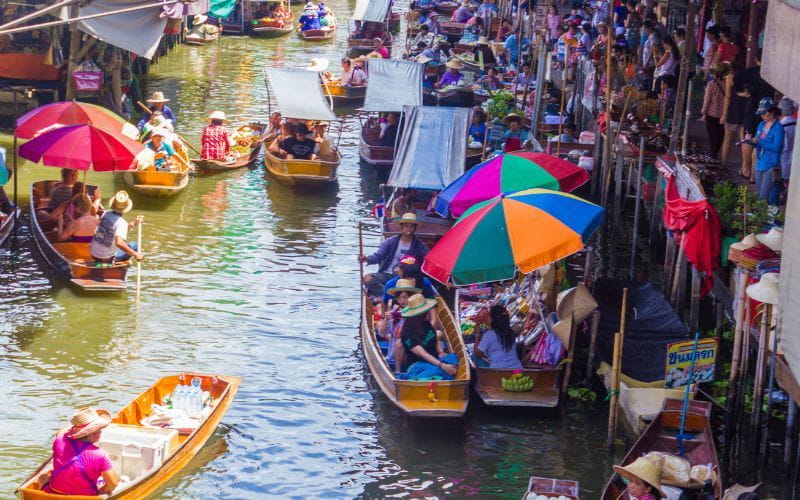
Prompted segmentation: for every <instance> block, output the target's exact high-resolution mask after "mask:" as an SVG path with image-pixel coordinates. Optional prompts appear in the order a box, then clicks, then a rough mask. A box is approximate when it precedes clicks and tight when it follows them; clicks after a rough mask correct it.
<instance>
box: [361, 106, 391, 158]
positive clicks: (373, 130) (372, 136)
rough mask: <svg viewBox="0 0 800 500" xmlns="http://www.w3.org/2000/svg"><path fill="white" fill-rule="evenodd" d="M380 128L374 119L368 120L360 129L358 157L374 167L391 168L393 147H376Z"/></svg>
mask: <svg viewBox="0 0 800 500" xmlns="http://www.w3.org/2000/svg"><path fill="white" fill-rule="evenodd" d="M379 134H380V127H379V126H378V124H377V121H376V120H375V118H370V119H369V120H367V122H366V123H365V124H364V126H363V127H361V137H360V139H359V142H358V156H359V157H360V158H361V160H362V161H364V162H365V163H369V164H370V165H373V166H375V167H382V168H391V166H392V164H394V146H378V145H377V143H378V137H379Z"/></svg>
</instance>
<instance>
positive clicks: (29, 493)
mask: <svg viewBox="0 0 800 500" xmlns="http://www.w3.org/2000/svg"><path fill="white" fill-rule="evenodd" d="M194 377H198V378H199V379H200V381H201V382H200V386H201V388H202V389H203V390H204V391H208V392H209V393H210V395H211V397H212V398H213V402H212V408H211V412H210V413H209V414H208V415H207V416H206V417H205V418H204V420H203V421H202V423H201V424H200V426H199V427H198V428H196V429H195V430H193V431H192V432H191V433H190V434H186V435H183V434H181V435H178V436H177V437H176V438H173V439H172V440H171V441H170V442H169V444H168V451H167V453H166V455H165V456H164V459H163V461H162V463H161V465H160V466H158V467H153V468H152V469H150V470H147V471H145V472H144V473H143V474H142V475H140V476H139V477H131V478H130V479H131V480H130V481H129V482H126V483H120V484H119V485H118V486H117V489H116V490H114V492H113V493H112V494H111V495H108V496H78V495H56V494H50V493H44V492H43V491H42V490H41V489H40V486H39V477H40V476H41V475H42V474H43V473H47V472H50V471H51V470H52V467H53V464H52V458H49V459H47V460H46V461H45V462H44V463H43V464H42V465H41V466H39V468H38V469H36V471H35V472H34V473H33V474H31V475H30V476H29V477H28V479H26V480H25V482H24V483H22V486H20V487H19V489H18V490H17V494H18V495H19V496H20V497H21V498H22V499H23V500H39V499H42V500H44V499H49V500H58V499H64V498H75V499H80V500H89V499H100V498H120V499H122V498H125V499H138V498H145V497H147V496H148V495H151V494H152V493H153V492H155V491H157V490H158V489H159V488H161V487H163V486H164V485H165V484H166V483H167V482H168V481H169V480H170V479H172V478H173V477H174V476H175V475H177V474H178V473H179V472H180V471H181V470H182V469H183V468H184V467H185V466H186V465H187V464H188V463H189V462H190V461H191V459H192V458H194V456H195V455H197V454H198V453H199V452H200V450H201V449H202V448H203V445H205V443H206V441H208V438H210V437H211V435H212V434H213V433H214V430H215V429H216V428H217V426H218V425H219V423H220V421H221V420H222V417H223V416H224V415H225V413H226V412H227V411H228V408H229V407H230V405H231V403H232V402H233V398H234V396H235V395H236V392H237V390H238V389H239V384H240V383H241V380H240V379H238V378H236V377H228V376H221V375H220V376H213V375H202V374H196V373H183V374H179V375H171V376H168V377H163V378H161V379H160V380H158V381H157V382H156V383H155V384H154V385H153V386H152V387H150V388H149V389H147V390H146V391H144V392H143V393H141V394H140V395H139V396H137V397H136V399H134V400H133V401H132V402H131V403H130V404H128V406H126V407H125V408H123V409H122V410H120V412H119V413H117V414H116V415H115V416H114V418H113V420H112V426H114V425H115V424H116V425H120V426H125V427H123V428H122V429H125V428H128V429H131V430H135V431H136V432H137V433H145V434H146V433H147V432H148V429H150V428H148V427H145V426H143V425H142V424H141V420H142V419H143V418H145V417H147V416H148V415H150V414H151V413H152V407H151V405H152V404H154V403H155V404H164V398H165V396H167V395H169V394H171V393H173V392H174V390H175V387H176V386H177V385H178V384H179V383H181V382H183V383H184V384H188V383H189V381H190V380H191V379H192V378H194ZM112 426H109V427H108V428H107V429H111V428H112ZM157 431H160V432H158V434H163V433H164V430H163V429H151V430H150V432H153V433H155V432H157ZM99 446H100V447H101V448H102V447H103V438H102V437H101V439H100V443H99ZM118 472H119V471H118Z"/></svg>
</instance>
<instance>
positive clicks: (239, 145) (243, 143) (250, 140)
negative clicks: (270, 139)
mask: <svg viewBox="0 0 800 500" xmlns="http://www.w3.org/2000/svg"><path fill="white" fill-rule="evenodd" d="M257 134H258V131H257V130H254V129H253V128H252V127H249V126H247V125H244V126H242V127H239V128H238V129H236V132H234V133H233V136H232V139H233V142H234V145H233V146H231V152H233V153H236V154H238V155H245V154H250V149H251V148H252V147H253V144H254V143H255V142H256V139H257Z"/></svg>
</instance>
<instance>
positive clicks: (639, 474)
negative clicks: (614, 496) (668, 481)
mask: <svg viewBox="0 0 800 500" xmlns="http://www.w3.org/2000/svg"><path fill="white" fill-rule="evenodd" d="M614 472H616V473H617V474H619V475H620V476H622V477H623V478H625V479H627V480H628V495H629V496H632V497H634V498H637V499H638V500H658V499H660V498H663V497H664V496H665V495H664V493H663V491H662V490H661V466H659V465H658V464H655V463H653V462H651V461H650V460H648V459H646V458H644V457H639V458H637V459H636V461H634V462H633V463H632V464H630V465H628V466H626V467H622V466H619V465H615V466H614Z"/></svg>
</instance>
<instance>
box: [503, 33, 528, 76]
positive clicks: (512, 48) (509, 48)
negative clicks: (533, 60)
mask: <svg viewBox="0 0 800 500" xmlns="http://www.w3.org/2000/svg"><path fill="white" fill-rule="evenodd" d="M518 45H519V42H517V34H516V33H512V34H511V35H509V37H508V38H506V43H505V44H503V49H504V50H505V53H506V59H508V65H509V66H511V67H512V68H516V67H517V61H518V60H519V50H518V49H519V47H518ZM530 45H531V41H530V40H529V39H528V38H527V37H522V51H523V52H525V51H526V50H528V47H530Z"/></svg>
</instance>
